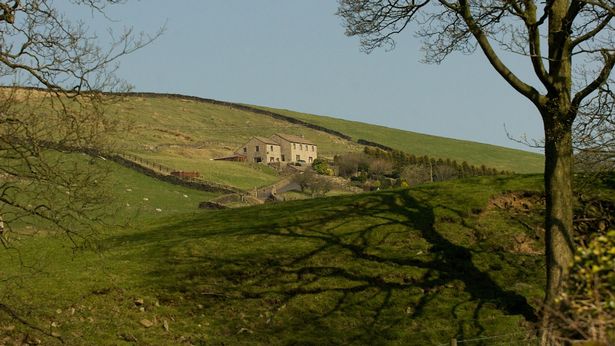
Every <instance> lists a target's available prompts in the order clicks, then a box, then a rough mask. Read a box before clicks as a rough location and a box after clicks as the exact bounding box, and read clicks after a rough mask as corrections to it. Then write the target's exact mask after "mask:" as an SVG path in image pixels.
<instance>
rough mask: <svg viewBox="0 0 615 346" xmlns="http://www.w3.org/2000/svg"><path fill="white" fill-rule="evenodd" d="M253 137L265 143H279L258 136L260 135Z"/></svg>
mask: <svg viewBox="0 0 615 346" xmlns="http://www.w3.org/2000/svg"><path fill="white" fill-rule="evenodd" d="M254 138H255V139H257V140H259V141H261V142H263V143H265V144H273V145H280V143H278V142H276V141H274V140H273V139H271V138H267V137H260V136H254Z"/></svg>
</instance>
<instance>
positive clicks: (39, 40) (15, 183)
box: [0, 0, 161, 245]
mask: <svg viewBox="0 0 615 346" xmlns="http://www.w3.org/2000/svg"><path fill="white" fill-rule="evenodd" d="M121 2H123V1H120V0H73V1H71V3H72V4H73V5H74V6H85V7H86V8H88V9H91V10H92V13H93V14H100V15H101V16H105V12H104V11H105V9H106V8H107V6H109V5H113V4H116V3H121ZM160 33H161V32H157V33H155V34H154V35H151V36H148V35H144V34H134V33H133V32H132V29H124V30H123V31H122V32H121V33H119V34H111V35H110V43H109V45H108V47H107V48H105V49H103V48H101V47H100V46H99V45H98V42H97V36H96V34H95V33H93V32H90V31H89V30H88V28H87V26H86V25H85V23H83V22H80V21H72V20H70V18H68V17H66V16H65V15H64V14H63V13H62V12H60V11H59V10H58V9H57V7H56V4H55V2H54V1H51V0H32V1H20V0H12V1H0V82H1V83H3V84H5V85H6V84H9V85H12V86H17V87H19V88H11V87H9V88H3V89H1V90H0V176H1V178H0V216H1V217H2V218H3V220H4V223H5V226H6V229H7V230H10V229H11V225H12V224H14V222H15V221H17V220H20V219H23V218H31V217H36V218H38V219H42V220H44V221H45V222H48V223H51V224H53V225H55V226H57V227H59V228H60V229H62V230H64V231H65V232H66V233H67V234H69V235H71V237H72V239H73V240H75V238H74V237H73V236H76V235H77V233H75V229H76V227H73V226H74V223H75V222H76V221H79V223H81V222H88V221H89V220H90V219H92V218H93V217H94V216H93V215H92V214H88V212H92V211H94V210H95V209H96V208H95V205H99V204H100V203H97V202H101V196H102V194H100V189H98V188H99V187H102V184H103V183H102V181H103V179H102V178H103V176H104V175H105V172H104V170H103V171H101V170H100V168H101V167H100V166H101V165H99V164H94V162H92V160H90V164H87V162H88V160H87V159H84V158H83V155H81V156H80V155H74V153H77V152H78V153H87V154H89V155H97V154H98V153H100V152H104V151H105V149H106V148H108V144H109V143H108V142H107V141H106V138H107V134H108V133H109V132H110V131H113V130H116V129H117V128H118V127H117V124H116V123H115V122H114V121H111V120H110V119H109V117H108V116H107V114H106V108H107V107H106V106H107V105H108V104H109V103H112V102H114V101H115V100H114V99H113V98H112V97H109V96H107V95H104V96H103V95H102V93H101V92H104V91H123V90H125V89H126V84H125V83H123V82H122V81H121V80H119V79H117V78H116V77H115V75H114V72H115V70H116V69H117V64H116V62H117V60H118V58H120V57H121V56H124V55H126V54H129V53H131V52H133V51H135V50H136V49H139V48H141V47H143V46H144V45H146V44H148V43H149V42H151V41H152V40H153V39H155V38H156V37H157V36H158V35H160ZM23 87H29V88H23ZM64 153H73V155H61V154H64ZM94 191H96V192H94ZM6 234H7V233H6V232H4V234H3V237H4V238H3V239H4V242H3V243H4V244H5V245H6V244H7V242H6Z"/></svg>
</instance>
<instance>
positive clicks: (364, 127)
mask: <svg viewBox="0 0 615 346" xmlns="http://www.w3.org/2000/svg"><path fill="white" fill-rule="evenodd" d="M258 108H261V109H265V110H270V111H273V112H276V113H280V114H284V115H288V116H291V117H293V118H297V119H301V120H304V121H306V122H308V123H311V124H315V125H319V126H323V127H326V128H329V129H333V130H336V131H339V132H341V133H344V134H347V135H349V136H351V137H352V139H353V140H355V141H356V140H358V139H365V140H369V141H372V142H376V143H380V144H384V145H386V146H389V147H391V148H393V149H397V150H402V151H405V152H408V153H410V154H414V155H417V156H422V155H428V156H431V157H434V158H442V159H447V158H450V159H451V160H457V161H459V162H463V161H467V162H468V163H469V164H472V165H477V166H480V165H485V166H487V167H493V168H497V169H498V170H506V171H513V172H517V173H539V172H542V170H543V167H544V157H543V156H542V155H539V154H534V153H530V152H527V151H522V150H516V149H510V148H505V147H500V146H495V145H488V144H482V143H476V142H471V141H464V140H458V139H451V138H445V137H438V136H431V135H426V134H422V133H416V132H411V131H404V130H399V129H394V128H390V127H384V126H378V125H372V124H366V123H362V122H357V121H350V120H343V119H338V118H332V117H328V116H320V115H312V114H305V113H300V112H294V111H289V110H285V109H275V108H268V107H258Z"/></svg>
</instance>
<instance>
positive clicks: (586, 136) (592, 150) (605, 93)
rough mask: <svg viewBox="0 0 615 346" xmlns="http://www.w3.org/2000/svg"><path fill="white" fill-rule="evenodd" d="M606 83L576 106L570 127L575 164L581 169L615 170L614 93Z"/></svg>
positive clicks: (598, 171)
mask: <svg viewBox="0 0 615 346" xmlns="http://www.w3.org/2000/svg"><path fill="white" fill-rule="evenodd" d="M610 84H613V81H612V80H610V81H609V83H607V84H605V85H603V86H601V87H600V88H598V91H597V92H596V93H595V94H594V95H592V96H591V97H589V98H588V100H586V101H585V102H584V104H583V106H582V107H581V108H580V109H579V114H578V117H577V120H576V122H575V127H574V131H575V132H574V134H575V136H574V146H575V149H576V155H575V166H576V168H577V169H579V170H581V171H585V172H597V173H600V172H603V171H613V170H615V112H614V110H615V93H613V91H612V90H610V89H609V85H610Z"/></svg>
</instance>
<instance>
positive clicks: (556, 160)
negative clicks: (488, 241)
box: [544, 122, 574, 302]
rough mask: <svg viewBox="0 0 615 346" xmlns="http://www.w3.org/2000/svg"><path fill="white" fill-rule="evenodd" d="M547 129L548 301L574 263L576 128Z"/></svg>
mask: <svg viewBox="0 0 615 346" xmlns="http://www.w3.org/2000/svg"><path fill="white" fill-rule="evenodd" d="M546 123H547V122H546ZM545 126H549V128H547V127H545V134H546V138H545V175H544V178H545V194H546V214H545V232H546V234H545V242H546V244H545V245H546V256H547V257H546V260H547V292H546V301H547V302H550V301H552V299H553V298H555V295H557V294H558V293H559V291H560V287H561V285H562V282H563V280H564V279H565V277H566V274H567V273H568V269H569V266H570V264H571V263H572V258H573V251H574V241H573V237H572V233H573V228H572V211H573V210H572V163H573V162H572V161H573V159H572V125H570V124H569V125H566V124H562V123H561V122H558V123H555V124H552V125H551V124H548V125H547V124H546V125H545Z"/></svg>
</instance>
